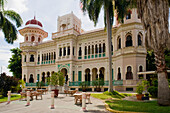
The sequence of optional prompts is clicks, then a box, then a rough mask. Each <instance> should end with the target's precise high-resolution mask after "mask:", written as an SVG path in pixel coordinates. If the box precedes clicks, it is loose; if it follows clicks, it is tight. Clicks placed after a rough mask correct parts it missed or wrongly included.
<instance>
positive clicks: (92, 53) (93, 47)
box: [92, 45, 94, 54]
mask: <svg viewBox="0 0 170 113" xmlns="http://www.w3.org/2000/svg"><path fill="white" fill-rule="evenodd" d="M92 54H94V45H92Z"/></svg>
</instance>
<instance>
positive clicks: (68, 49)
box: [67, 46, 70, 55]
mask: <svg viewBox="0 0 170 113" xmlns="http://www.w3.org/2000/svg"><path fill="white" fill-rule="evenodd" d="M67 55H70V46H68V48H67Z"/></svg>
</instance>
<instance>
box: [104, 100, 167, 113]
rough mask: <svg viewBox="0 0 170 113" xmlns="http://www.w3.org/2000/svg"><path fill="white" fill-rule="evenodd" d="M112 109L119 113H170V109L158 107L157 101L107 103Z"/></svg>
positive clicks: (116, 101) (112, 101) (117, 101)
mask: <svg viewBox="0 0 170 113" xmlns="http://www.w3.org/2000/svg"><path fill="white" fill-rule="evenodd" d="M106 103H107V104H108V105H109V106H110V108H111V109H114V110H118V111H134V112H150V113H170V107H166V106H158V104H157V101H150V102H134V101H126V100H111V101H106Z"/></svg>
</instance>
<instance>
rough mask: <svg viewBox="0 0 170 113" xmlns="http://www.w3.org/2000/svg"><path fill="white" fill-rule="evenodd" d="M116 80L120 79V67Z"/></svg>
mask: <svg viewBox="0 0 170 113" xmlns="http://www.w3.org/2000/svg"><path fill="white" fill-rule="evenodd" d="M117 80H121V72H120V67H119V68H118V74H117Z"/></svg>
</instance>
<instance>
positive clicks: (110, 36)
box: [106, 8, 113, 92]
mask: <svg viewBox="0 0 170 113" xmlns="http://www.w3.org/2000/svg"><path fill="white" fill-rule="evenodd" d="M109 17H110V16H109V8H107V10H106V21H107V44H108V46H107V52H108V62H109V65H108V72H109V88H108V91H109V92H112V91H113V82H112V54H111V42H112V28H111V23H110V18H109Z"/></svg>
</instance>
